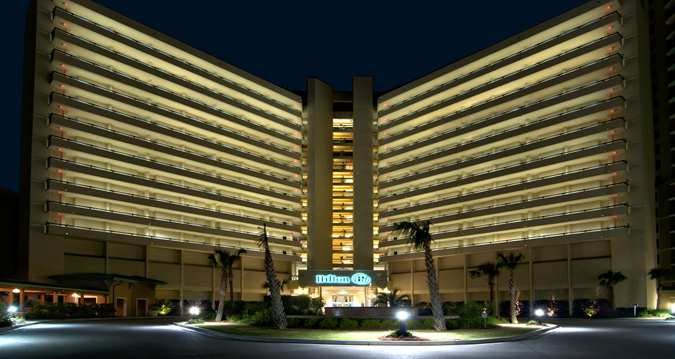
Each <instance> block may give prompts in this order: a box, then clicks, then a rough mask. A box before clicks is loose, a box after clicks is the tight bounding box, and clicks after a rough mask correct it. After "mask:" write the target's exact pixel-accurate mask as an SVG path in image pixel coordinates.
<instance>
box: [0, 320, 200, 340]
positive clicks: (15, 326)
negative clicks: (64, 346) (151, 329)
mask: <svg viewBox="0 0 675 359" xmlns="http://www.w3.org/2000/svg"><path fill="white" fill-rule="evenodd" d="M148 319H165V320H167V321H168V320H175V319H187V317H181V316H172V317H106V318H73V319H43V320H36V321H31V322H29V323H24V324H18V325H13V326H11V327H4V328H0V335H2V334H5V333H7V332H11V331H13V330H17V329H20V328H23V327H27V326H30V325H35V324H49V323H73V322H97V321H125V320H148Z"/></svg>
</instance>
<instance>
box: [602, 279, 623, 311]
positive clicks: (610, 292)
mask: <svg viewBox="0 0 675 359" xmlns="http://www.w3.org/2000/svg"><path fill="white" fill-rule="evenodd" d="M626 279H627V277H626V276H625V275H623V273H621V272H614V271H611V270H608V271H607V272H605V273H602V274H600V275H599V276H598V284H599V285H600V286H602V287H605V288H607V297H608V298H607V301H609V306H610V307H611V308H612V309H614V286H615V285H617V284H619V283H621V282H623V281H624V280H626Z"/></svg>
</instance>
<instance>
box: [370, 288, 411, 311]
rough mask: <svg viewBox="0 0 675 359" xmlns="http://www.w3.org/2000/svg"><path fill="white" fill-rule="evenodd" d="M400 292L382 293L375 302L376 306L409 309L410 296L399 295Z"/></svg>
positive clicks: (395, 290)
mask: <svg viewBox="0 0 675 359" xmlns="http://www.w3.org/2000/svg"><path fill="white" fill-rule="evenodd" d="M398 292H399V290H398V289H394V290H392V291H391V292H389V293H380V294H378V295H377V298H375V301H374V302H373V305H374V306H378V307H379V306H382V307H408V306H410V296H409V295H407V294H403V295H398Z"/></svg>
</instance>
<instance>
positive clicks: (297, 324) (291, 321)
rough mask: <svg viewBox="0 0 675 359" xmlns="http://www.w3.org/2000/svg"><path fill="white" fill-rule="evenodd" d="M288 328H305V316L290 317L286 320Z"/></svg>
mask: <svg viewBox="0 0 675 359" xmlns="http://www.w3.org/2000/svg"><path fill="white" fill-rule="evenodd" d="M286 322H287V327H288V328H304V327H305V325H304V324H305V320H304V319H303V318H288V319H287V320H286Z"/></svg>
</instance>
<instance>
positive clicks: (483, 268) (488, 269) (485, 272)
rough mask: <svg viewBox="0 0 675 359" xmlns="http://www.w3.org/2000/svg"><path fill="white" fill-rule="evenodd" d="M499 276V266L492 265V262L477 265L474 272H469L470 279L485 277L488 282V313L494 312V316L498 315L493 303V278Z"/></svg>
mask: <svg viewBox="0 0 675 359" xmlns="http://www.w3.org/2000/svg"><path fill="white" fill-rule="evenodd" d="M498 275H499V266H498V265H496V264H494V263H492V262H487V263H483V264H481V265H479V266H478V267H477V268H476V269H475V270H472V271H471V277H472V278H479V277H482V276H486V277H487V280H488V281H487V282H488V287H489V288H490V297H489V299H488V306H487V307H488V308H489V309H488V310H489V311H494V313H495V315H498V314H499V310H497V308H496V305H497V303H495V278H497V276H498Z"/></svg>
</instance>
